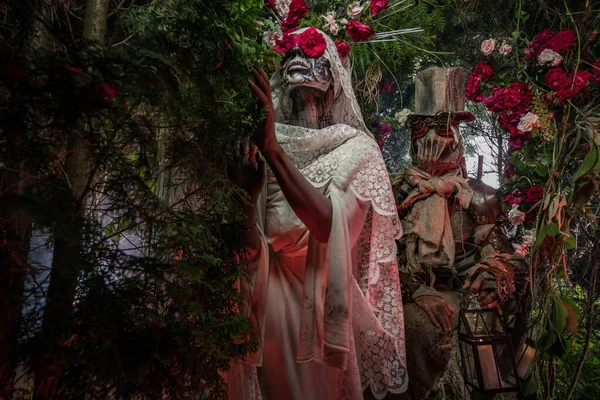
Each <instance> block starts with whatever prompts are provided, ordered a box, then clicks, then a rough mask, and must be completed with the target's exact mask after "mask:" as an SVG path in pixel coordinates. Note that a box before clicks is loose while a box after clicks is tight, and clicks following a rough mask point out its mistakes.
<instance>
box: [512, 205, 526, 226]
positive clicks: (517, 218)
mask: <svg viewBox="0 0 600 400" xmlns="http://www.w3.org/2000/svg"><path fill="white" fill-rule="evenodd" d="M508 220H509V221H510V223H511V224H513V225H517V224H520V223H522V222H523V221H525V213H524V212H523V211H520V210H519V205H518V204H513V206H512V210H510V211H509V212H508Z"/></svg>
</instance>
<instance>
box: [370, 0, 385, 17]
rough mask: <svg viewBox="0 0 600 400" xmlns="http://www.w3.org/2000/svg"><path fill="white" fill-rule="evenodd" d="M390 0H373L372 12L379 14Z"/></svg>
mask: <svg viewBox="0 0 600 400" xmlns="http://www.w3.org/2000/svg"><path fill="white" fill-rule="evenodd" d="M388 1H389V0H371V13H372V14H373V15H377V14H379V13H380V12H381V10H383V9H384V8H385V7H386V6H387V3H388Z"/></svg>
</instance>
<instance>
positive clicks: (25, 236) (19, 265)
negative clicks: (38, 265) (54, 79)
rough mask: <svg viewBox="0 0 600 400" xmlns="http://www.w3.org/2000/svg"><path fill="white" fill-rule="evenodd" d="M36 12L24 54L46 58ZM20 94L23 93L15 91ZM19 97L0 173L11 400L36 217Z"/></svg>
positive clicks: (1, 388) (0, 299) (41, 13)
mask: <svg viewBox="0 0 600 400" xmlns="http://www.w3.org/2000/svg"><path fill="white" fill-rule="evenodd" d="M21 6H22V7H27V9H28V11H30V12H31V13H32V15H37V16H38V17H37V18H35V19H34V20H33V21H32V23H31V25H30V26H29V29H28V32H27V43H28V44H29V46H28V48H26V49H24V53H25V54H23V55H24V59H25V60H27V61H31V60H32V57H43V56H44V55H45V54H47V53H48V49H49V42H50V40H51V37H50V35H49V33H48V31H47V29H46V27H45V26H44V22H43V21H44V18H45V17H46V16H47V15H48V13H49V7H48V6H47V4H46V3H45V2H39V3H33V4H29V3H26V4H21ZM14 98H15V99H18V98H19V96H18V95H17V96H14ZM17 101H21V104H20V106H17V107H18V108H20V109H21V110H22V112H21V113H19V114H18V115H17V116H16V118H14V125H13V127H12V129H10V132H6V146H7V148H8V149H10V151H8V152H7V154H9V155H15V156H16V158H14V159H13V158H12V157H10V158H9V159H7V160H4V162H5V169H4V170H3V171H2V172H1V173H0V210H2V211H1V212H0V349H2V350H1V351H0V399H1V400H10V399H11V398H12V396H13V385H14V379H15V372H16V369H17V366H18V363H19V357H18V350H17V348H18V340H19V331H20V329H21V321H22V309H23V301H24V297H23V292H24V286H25V277H26V270H27V265H28V257H29V249H30V239H31V228H32V224H33V217H32V215H31V213H30V212H29V209H28V206H29V204H28V201H27V188H28V180H27V176H28V175H30V170H31V165H30V163H29V161H28V160H24V159H23V157H22V155H23V154H26V153H27V151H26V148H27V145H28V144H27V141H26V139H25V138H26V135H24V134H23V133H24V132H27V131H28V130H29V129H32V127H31V126H30V124H29V123H28V121H32V120H34V119H35V115H33V113H34V111H33V110H32V107H29V106H28V105H27V100H26V99H21V100H17Z"/></svg>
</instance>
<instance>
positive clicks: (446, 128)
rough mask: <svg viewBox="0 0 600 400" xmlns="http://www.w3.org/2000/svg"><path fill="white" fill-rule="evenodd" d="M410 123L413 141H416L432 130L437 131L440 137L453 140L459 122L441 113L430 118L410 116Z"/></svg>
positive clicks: (447, 114)
mask: <svg viewBox="0 0 600 400" xmlns="http://www.w3.org/2000/svg"><path fill="white" fill-rule="evenodd" d="M408 123H409V125H410V132H411V140H413V141H414V140H418V139H420V138H422V137H423V136H425V135H426V134H427V132H429V130H430V129H432V128H433V129H435V133H436V134H437V135H438V136H441V137H448V138H450V137H452V138H453V137H454V132H455V130H456V129H455V128H456V127H458V124H459V121H457V120H456V119H453V118H452V116H451V115H450V114H449V113H439V114H436V115H435V116H428V117H423V116H419V115H414V116H410V117H409V120H408Z"/></svg>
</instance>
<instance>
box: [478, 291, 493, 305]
mask: <svg viewBox="0 0 600 400" xmlns="http://www.w3.org/2000/svg"><path fill="white" fill-rule="evenodd" d="M477 300H478V301H479V305H481V306H482V307H488V308H491V307H490V305H491V304H493V303H496V304H497V303H498V302H497V300H498V294H497V293H496V292H493V291H492V292H488V291H485V290H482V291H481V293H480V294H479V296H478V297H477Z"/></svg>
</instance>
